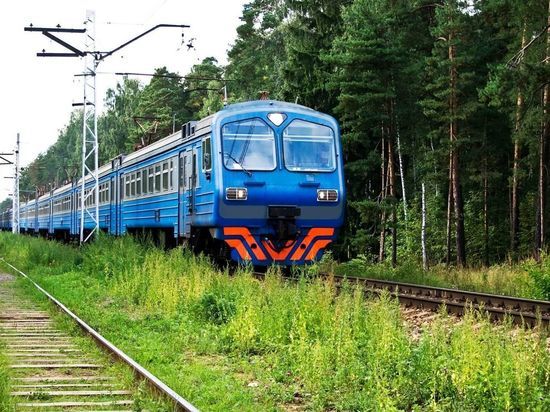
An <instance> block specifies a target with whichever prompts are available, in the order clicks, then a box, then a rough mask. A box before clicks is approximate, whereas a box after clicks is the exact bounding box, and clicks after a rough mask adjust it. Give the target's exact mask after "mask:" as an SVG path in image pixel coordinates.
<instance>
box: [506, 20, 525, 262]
mask: <svg viewBox="0 0 550 412" xmlns="http://www.w3.org/2000/svg"><path fill="white" fill-rule="evenodd" d="M525 43H526V25H525V23H524V24H523V33H522V35H521V48H522V49H523V48H524V47H525ZM522 113H523V91H522V89H521V88H520V87H518V95H517V99H516V116H515V127H514V163H513V166H512V199H511V202H512V203H511V205H510V249H511V251H512V253H514V254H515V253H516V252H517V250H518V246H519V200H518V186H519V163H520V160H521V146H520V141H519V130H520V128H521V116H522Z"/></svg>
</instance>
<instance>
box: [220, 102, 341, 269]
mask: <svg viewBox="0 0 550 412" xmlns="http://www.w3.org/2000/svg"><path fill="white" fill-rule="evenodd" d="M252 108H253V109H254V111H251V109H252ZM213 130H216V131H217V132H218V134H217V138H216V139H214V141H213V146H215V147H213V150H214V153H217V154H218V155H219V157H220V159H221V161H219V162H216V171H215V172H216V176H219V178H218V179H216V184H217V193H218V194H219V196H218V199H217V211H218V216H217V218H218V225H217V226H218V227H217V229H216V233H215V237H217V238H218V239H223V241H224V242H225V243H226V244H227V246H228V247H229V248H230V250H231V252H230V253H231V258H232V259H233V260H235V261H238V262H252V263H253V264H254V265H260V266H265V265H271V264H273V263H277V264H281V265H287V266H290V265H301V264H304V263H309V262H312V261H314V260H317V259H319V258H320V257H321V255H322V253H323V251H324V249H325V248H326V247H327V246H328V245H329V244H330V243H331V242H332V241H334V239H335V238H336V235H337V231H338V229H339V227H340V226H341V225H342V223H343V217H344V203H345V189H344V176H343V162H342V153H341V144H340V139H339V128H338V124H337V122H336V121H335V120H334V119H333V118H332V117H330V116H328V115H323V114H321V113H318V112H315V111H313V110H311V109H307V108H305V107H303V106H299V105H294V104H288V103H279V102H268V101H261V102H252V103H244V104H240V105H234V106H230V107H229V108H228V109H226V110H224V111H222V112H220V115H219V116H218V117H217V119H216V120H215V124H214V125H213Z"/></svg>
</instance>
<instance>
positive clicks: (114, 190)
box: [109, 175, 118, 235]
mask: <svg viewBox="0 0 550 412" xmlns="http://www.w3.org/2000/svg"><path fill="white" fill-rule="evenodd" d="M117 182H118V179H117V178H116V175H115V176H111V179H110V183H109V187H110V190H109V233H111V234H114V235H116V234H118V233H117V230H116V228H117V210H118V187H117V186H118V185H117Z"/></svg>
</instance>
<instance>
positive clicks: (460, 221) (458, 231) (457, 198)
mask: <svg viewBox="0 0 550 412" xmlns="http://www.w3.org/2000/svg"><path fill="white" fill-rule="evenodd" d="M452 41H453V35H452V34H451V35H449V60H450V66H451V68H450V92H451V93H450V98H449V106H450V115H451V116H450V122H449V138H450V143H451V157H452V169H451V170H452V172H451V175H452V180H451V182H452V189H453V200H454V202H453V206H454V212H455V238H456V264H457V266H458V267H464V266H466V239H465V236H464V210H463V200H462V189H461V186H460V168H459V154H458V149H459V148H458V121H457V119H456V116H457V108H458V93H457V80H458V73H457V70H456V63H455V60H456V46H454V45H453V42H452Z"/></svg>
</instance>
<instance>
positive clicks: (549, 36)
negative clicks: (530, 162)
mask: <svg viewBox="0 0 550 412" xmlns="http://www.w3.org/2000/svg"><path fill="white" fill-rule="evenodd" d="M547 21H548V23H547V24H548V25H547V28H546V53H545V59H544V61H545V64H546V65H548V64H550V1H549V2H548V16H547ZM542 106H543V118H542V128H541V133H540V135H539V181H538V193H537V222H536V228H535V259H536V260H537V261H538V262H540V259H541V253H542V250H543V248H544V209H545V208H544V206H545V205H544V203H545V196H546V190H545V189H546V187H545V186H546V173H548V170H547V168H548V166H547V165H546V141H547V140H548V139H549V135H550V119H549V114H550V113H549V109H550V86H549V84H548V82H546V84H545V85H544V91H543V98H542Z"/></svg>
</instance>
